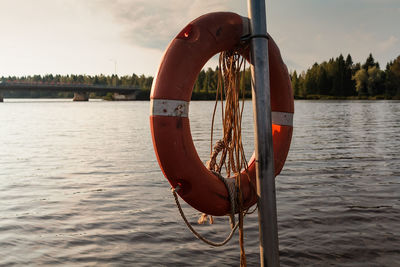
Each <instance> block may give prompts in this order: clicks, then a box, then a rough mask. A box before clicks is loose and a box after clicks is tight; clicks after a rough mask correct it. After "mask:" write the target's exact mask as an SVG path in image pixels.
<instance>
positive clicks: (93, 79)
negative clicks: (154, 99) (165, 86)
mask: <svg viewBox="0 0 400 267" xmlns="http://www.w3.org/2000/svg"><path fill="white" fill-rule="evenodd" d="M0 79H1V80H2V81H7V82H22V83H39V84H40V83H46V84H87V85H104V86H126V87H138V88H141V89H142V92H141V94H139V96H138V98H139V99H148V98H149V95H150V89H151V84H152V82H153V77H151V76H145V75H140V76H137V75H136V74H132V75H125V76H118V75H103V74H100V75H94V76H91V75H74V74H72V75H59V74H57V75H52V74H46V75H43V76H42V75H33V76H22V77H16V76H9V77H1V78H0ZM72 96H73V93H67V92H66V93H64V92H49V91H31V92H24V91H11V92H6V93H5V97H8V98H22V97H26V98H40V97H60V98H64V97H68V98H71V97H72ZM106 96H107V95H106V94H105V93H91V97H99V98H104V97H106Z"/></svg>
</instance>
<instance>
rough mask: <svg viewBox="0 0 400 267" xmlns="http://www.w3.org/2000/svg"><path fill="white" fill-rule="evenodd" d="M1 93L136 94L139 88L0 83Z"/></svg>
mask: <svg viewBox="0 0 400 267" xmlns="http://www.w3.org/2000/svg"><path fill="white" fill-rule="evenodd" d="M0 90H1V91H11V90H12V91H52V92H54V91H57V92H75V93H83V92H103V93H125V94H129V93H134V92H137V91H140V90H141V89H140V88H138V87H125V86H124V87H123V86H104V85H86V84H44V83H37V84H36V83H9V82H0Z"/></svg>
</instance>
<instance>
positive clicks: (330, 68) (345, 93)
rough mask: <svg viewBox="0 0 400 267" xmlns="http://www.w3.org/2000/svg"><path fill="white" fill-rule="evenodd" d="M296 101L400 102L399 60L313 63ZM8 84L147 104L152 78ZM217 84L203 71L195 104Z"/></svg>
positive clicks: (296, 87) (301, 76)
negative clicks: (119, 96) (126, 91)
mask: <svg viewBox="0 0 400 267" xmlns="http://www.w3.org/2000/svg"><path fill="white" fill-rule="evenodd" d="M290 79H291V82H292V88H293V93H294V96H295V99H400V56H398V57H397V58H395V59H394V60H392V61H390V62H388V63H387V64H386V67H385V69H381V67H380V66H379V63H378V62H376V61H375V59H374V57H373V56H372V54H369V56H368V57H367V59H366V60H365V62H364V63H362V64H361V63H354V62H353V60H352V57H351V56H350V54H348V55H347V56H346V58H344V57H343V55H342V54H340V55H339V56H338V57H336V58H331V59H329V60H328V61H324V62H322V63H314V65H312V67H311V68H309V69H307V70H306V71H303V72H301V73H297V72H296V71H293V72H291V73H290ZM0 80H1V81H6V82H26V83H31V82H33V83H50V84H88V85H108V86H123V87H137V88H141V92H140V94H139V95H138V99H140V100H147V99H149V96H150V89H151V84H152V82H153V77H152V76H145V75H140V76H138V75H136V74H132V75H125V76H117V75H103V74H100V75H94V76H91V75H74V74H71V75H53V74H47V75H43V76H41V75H33V76H22V77H15V76H12V77H1V78H0ZM242 83H244V88H245V92H246V97H248V98H250V97H251V74H250V69H249V68H247V69H246V70H245V72H244V75H243V80H242ZM217 84H218V67H216V68H215V69H212V68H208V69H207V70H204V69H203V70H202V71H201V72H200V73H199V75H198V78H197V80H196V82H195V85H194V88H193V94H192V99H193V100H208V99H215V92H216V89H217ZM4 97H8V98H38V97H50V98H56V97H61V98H63V97H72V93H63V92H48V91H32V92H29V91H27V92H24V91H15V92H13V91H10V92H5V93H4ZM90 97H95V98H96V97H98V98H106V99H107V97H109V95H107V94H102V93H92V94H91V96H90Z"/></svg>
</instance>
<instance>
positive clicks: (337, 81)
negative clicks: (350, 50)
mask: <svg viewBox="0 0 400 267" xmlns="http://www.w3.org/2000/svg"><path fill="white" fill-rule="evenodd" d="M291 81H292V87H293V92H294V96H295V98H313V99H315V98H318V97H319V98H324V99H327V96H331V97H334V98H336V99H342V98H349V99H353V98H356V97H358V98H375V99H380V98H382V96H384V98H385V99H390V98H394V97H395V96H400V89H399V88H400V84H399V83H400V56H399V57H398V58H397V59H396V60H395V61H393V62H390V63H388V65H387V67H386V70H385V71H382V70H381V69H380V68H379V63H377V62H375V59H374V58H373V56H372V54H369V56H368V58H367V59H366V61H365V63H364V64H363V65H361V64H360V63H355V64H354V63H353V60H352V58H351V56H350V55H347V57H346V59H344V57H343V55H339V57H337V58H335V59H334V58H331V59H330V60H329V61H324V62H322V63H321V64H318V63H314V65H313V66H312V67H311V68H310V69H308V70H307V72H305V73H302V74H301V75H299V76H297V73H296V72H293V73H292V74H291Z"/></svg>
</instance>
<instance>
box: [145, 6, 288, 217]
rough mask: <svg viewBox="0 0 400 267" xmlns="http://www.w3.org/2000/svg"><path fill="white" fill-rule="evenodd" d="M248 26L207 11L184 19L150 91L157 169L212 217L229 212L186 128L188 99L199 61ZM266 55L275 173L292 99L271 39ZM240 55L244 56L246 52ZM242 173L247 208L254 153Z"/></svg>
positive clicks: (282, 156) (232, 42)
mask: <svg viewBox="0 0 400 267" xmlns="http://www.w3.org/2000/svg"><path fill="white" fill-rule="evenodd" d="M248 25H249V22H248V19H247V18H243V17H241V16H239V15H237V14H235V13H230V12H216V13H209V14H206V15H203V16H201V17H199V18H197V19H195V20H194V21H192V22H191V23H189V24H188V25H187V26H186V27H185V28H184V29H183V30H182V31H181V32H180V33H179V34H178V35H177V36H176V37H175V38H174V39H173V40H172V42H171V43H170V45H169V46H168V48H167V50H166V51H165V54H164V56H163V59H162V61H161V64H160V66H159V69H158V71H157V74H156V77H155V78H154V81H153V85H152V90H151V96H150V106H151V107H150V127H151V133H152V139H153V145H154V150H155V153H156V156H157V160H158V163H159V165H160V167H161V170H162V171H163V173H164V175H165V177H166V178H167V179H168V181H169V182H170V184H171V185H172V187H173V188H175V187H177V186H178V185H179V188H180V190H179V191H178V194H179V195H180V197H181V198H182V199H183V200H185V201H186V202H187V203H188V204H190V205H191V206H192V207H193V208H195V209H197V210H199V211H201V212H204V213H206V214H210V215H215V216H220V215H226V214H229V213H230V202H229V194H228V191H227V189H226V187H225V185H224V183H223V182H222V181H220V180H219V179H218V178H217V177H216V176H215V175H214V174H213V173H211V172H210V171H209V170H208V169H207V168H206V167H205V166H204V164H203V162H202V161H201V159H200V158H199V156H198V154H197V151H196V148H195V146H194V143H193V140H192V135H191V132H190V125H189V117H188V112H189V103H190V99H191V95H192V89H193V86H194V83H195V81H196V78H197V75H198V74H199V72H200V71H201V69H202V68H203V66H204V65H205V63H206V62H207V61H208V60H209V59H210V58H211V57H212V56H213V55H215V54H217V53H219V52H221V51H227V50H231V49H233V48H235V47H237V46H241V45H242V44H241V37H242V36H245V35H246V34H248V33H249V29H248V27H249V26H248ZM268 53H269V68H270V88H271V111H272V113H271V114H272V123H273V125H272V129H273V148H274V166H275V175H278V174H279V173H280V171H281V169H282V167H283V165H284V163H285V160H286V157H287V153H288V151H289V146H290V142H291V138H292V131H293V113H294V101H293V93H292V88H291V84H290V79H289V74H288V71H287V68H286V65H285V64H284V63H283V61H282V58H281V55H280V51H279V49H278V47H277V45H276V44H275V42H274V41H273V40H272V38H269V41H268ZM243 55H244V56H246V57H247V58H248V50H247V52H244V53H243ZM242 174H243V175H241V186H242V193H243V205H244V207H245V208H248V207H251V206H252V205H254V204H255V203H256V201H257V194H256V192H255V190H254V187H255V184H256V182H255V181H256V178H255V177H256V168H255V161H254V157H252V159H251V160H250V161H249V168H248V170H247V172H246V173H244V172H242ZM248 177H250V179H248ZM232 179H234V178H232ZM250 183H252V184H250Z"/></svg>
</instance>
